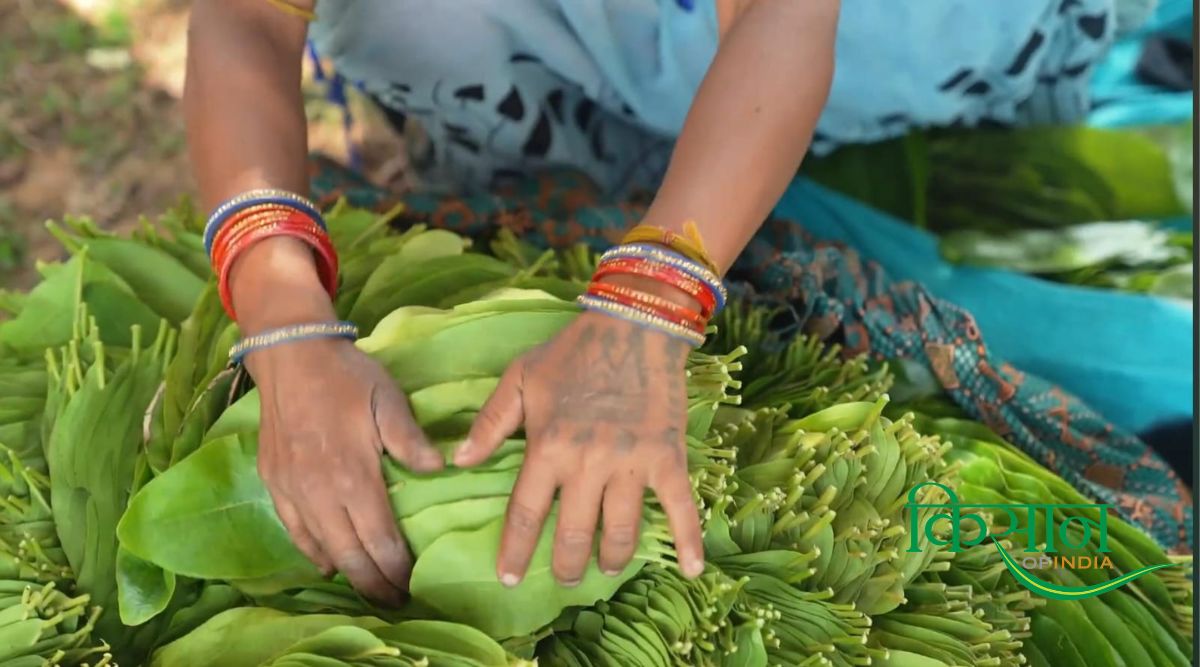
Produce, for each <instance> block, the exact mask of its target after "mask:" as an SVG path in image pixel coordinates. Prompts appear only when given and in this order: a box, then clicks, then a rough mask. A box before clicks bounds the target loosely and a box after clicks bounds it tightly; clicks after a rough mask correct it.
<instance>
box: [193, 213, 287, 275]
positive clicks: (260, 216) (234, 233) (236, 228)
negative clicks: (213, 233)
mask: <svg viewBox="0 0 1200 667" xmlns="http://www.w3.org/2000/svg"><path fill="white" fill-rule="evenodd" d="M290 213H291V212H289V211H286V210H280V211H265V212H260V213H257V214H255V215H250V216H245V217H242V218H239V219H238V220H236V221H234V222H233V224H230V225H227V226H226V227H223V228H222V229H221V232H220V234H219V235H218V237H217V239H216V241H215V242H214V243H213V252H212V265H213V271H214V272H220V267H221V265H222V264H223V263H224V256H225V255H226V254H228V250H229V248H230V246H232V245H233V243H234V242H236V241H237V239H239V238H241V237H242V236H244V235H245V234H246V233H247V232H249V231H251V230H254V229H258V228H260V227H263V226H265V225H270V224H276V223H279V222H282V221H284V220H286V219H287V218H288V216H289V215H290Z"/></svg>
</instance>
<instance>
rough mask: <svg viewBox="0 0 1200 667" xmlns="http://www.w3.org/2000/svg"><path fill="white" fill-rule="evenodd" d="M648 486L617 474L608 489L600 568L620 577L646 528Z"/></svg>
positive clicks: (605, 497)
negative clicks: (644, 516)
mask: <svg viewBox="0 0 1200 667" xmlns="http://www.w3.org/2000/svg"><path fill="white" fill-rule="evenodd" d="M644 496H645V485H644V484H643V483H642V482H641V480H639V479H638V478H636V477H634V476H633V475H628V474H626V475H617V476H615V477H613V478H612V479H611V480H609V482H608V486H607V487H606V488H605V489H604V505H603V517H604V519H603V522H604V532H603V535H602V537H601V540H600V569H601V571H603V572H604V573H605V574H607V575H609V576H616V575H618V574H620V573H621V572H622V571H623V570H624V569H625V566H626V565H628V564H629V561H630V559H632V558H633V554H634V553H635V552H636V551H637V545H638V535H639V534H640V533H641V527H642V503H643V500H644Z"/></svg>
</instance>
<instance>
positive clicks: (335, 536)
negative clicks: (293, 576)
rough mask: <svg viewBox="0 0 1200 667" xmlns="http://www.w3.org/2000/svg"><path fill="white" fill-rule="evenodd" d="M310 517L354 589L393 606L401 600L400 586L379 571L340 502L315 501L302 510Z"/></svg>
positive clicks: (315, 531) (335, 563) (334, 561)
mask: <svg viewBox="0 0 1200 667" xmlns="http://www.w3.org/2000/svg"><path fill="white" fill-rule="evenodd" d="M302 512H307V513H308V516H311V517H313V521H312V523H311V524H310V527H311V529H312V531H313V534H314V535H315V536H316V537H317V539H318V540H320V542H321V546H322V547H323V548H324V549H325V553H327V554H329V556H330V558H331V559H332V560H333V564H334V565H335V566H336V567H337V569H338V571H339V572H341V573H342V574H344V575H346V578H347V579H349V580H350V584H351V585H352V586H354V588H355V590H357V591H359V592H360V593H362V594H363V595H365V596H367V597H369V598H371V599H373V600H376V601H378V602H382V603H385V604H388V605H391V606H393V607H398V606H400V604H401V603H403V601H404V597H403V596H402V595H401V593H400V591H399V589H397V588H396V586H394V585H392V583H391V582H390V581H388V579H387V577H385V576H383V573H382V572H380V571H379V567H378V566H377V565H376V564H375V561H374V560H373V559H372V558H371V556H370V554H368V553H367V550H366V548H364V547H363V545H362V542H360V541H359V539H358V534H357V533H355V531H354V526H353V524H352V523H351V522H350V515H349V514H347V513H346V508H345V507H343V506H342V505H341V504H331V503H322V502H315V503H311V502H310V503H309V506H308V507H306V508H303V509H302Z"/></svg>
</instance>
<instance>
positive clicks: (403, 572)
mask: <svg viewBox="0 0 1200 667" xmlns="http://www.w3.org/2000/svg"><path fill="white" fill-rule="evenodd" d="M346 508H347V513H348V514H349V515H350V524H351V525H352V526H353V527H354V532H355V533H356V534H357V536H358V541H359V543H360V544H362V545H363V548H364V549H366V552H367V555H368V556H370V557H371V560H372V561H374V563H375V566H376V567H377V568H378V569H379V572H380V573H381V574H383V576H384V577H385V578H386V579H387V580H388V582H389V583H391V584H392V585H393V586H395V587H396V588H398V589H401V590H407V589H408V579H409V577H410V576H411V575H412V557H411V556H410V555H409V553H408V545H407V544H405V542H404V538H403V537H401V535H400V531H399V529H397V528H396V520H395V518H394V516H393V514H392V506H391V502H390V501H389V499H388V494H387V486H386V485H385V484H384V482H383V473H382V472H381V470H380V469H379V468H378V467H376V468H375V469H374V471H373V473H371V474H367V475H364V476H363V477H362V479H361V480H360V482H359V484H358V486H357V491H355V492H354V493H353V494H351V495H350V496H348V497H347V498H346Z"/></svg>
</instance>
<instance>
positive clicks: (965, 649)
mask: <svg viewBox="0 0 1200 667" xmlns="http://www.w3.org/2000/svg"><path fill="white" fill-rule="evenodd" d="M964 528H965V529H976V530H977V529H978V527H977V526H975V525H974V524H971V525H969V526H966V525H964ZM970 536H972V534H968V537H970ZM1040 602H1041V600H1040V599H1035V598H1034V597H1033V596H1032V595H1031V594H1030V592H1029V591H1028V590H1026V589H1024V588H1021V587H1020V586H1019V585H1018V584H1017V583H1016V581H1015V580H1013V579H1012V577H1010V576H1008V574H1007V570H1005V568H1004V564H1003V562H1002V561H1001V558H1000V556H999V554H998V553H997V551H996V549H995V548H994V546H993V545H991V544H980V545H976V546H973V547H971V548H969V549H966V550H964V551H963V552H962V553H958V554H954V553H951V552H948V551H945V552H940V553H939V554H938V557H937V559H936V560H935V562H934V563H933V564H932V566H931V567H930V568H928V569H926V570H925V571H924V572H923V573H921V574H920V575H919V576H918V577H917V578H916V579H914V580H913V581H912V582H910V583H909V584H908V585H907V586H905V587H904V603H903V604H902V605H901V606H900V607H898V608H896V609H895V610H893V611H890V612H888V613H887V614H884V615H882V616H877V617H875V618H873V619H872V620H873V624H872V628H871V633H870V635H869V636H868V642H869V643H870V645H871V646H873V647H878V648H880V649H883V650H884V651H885V652H886V655H885V657H884V659H883V660H882V661H881V662H880V664H884V665H892V666H893V667H910V666H911V667H949V666H950V665H984V666H988V667H1016V666H1017V665H1020V664H1023V661H1024V658H1023V657H1022V655H1021V648H1022V646H1023V644H1024V642H1025V641H1027V640H1028V638H1029V636H1030V632H1029V627H1030V621H1029V616H1028V613H1029V611H1030V610H1031V609H1033V608H1035V607H1036V606H1037V605H1038V604H1039V603H1040Z"/></svg>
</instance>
